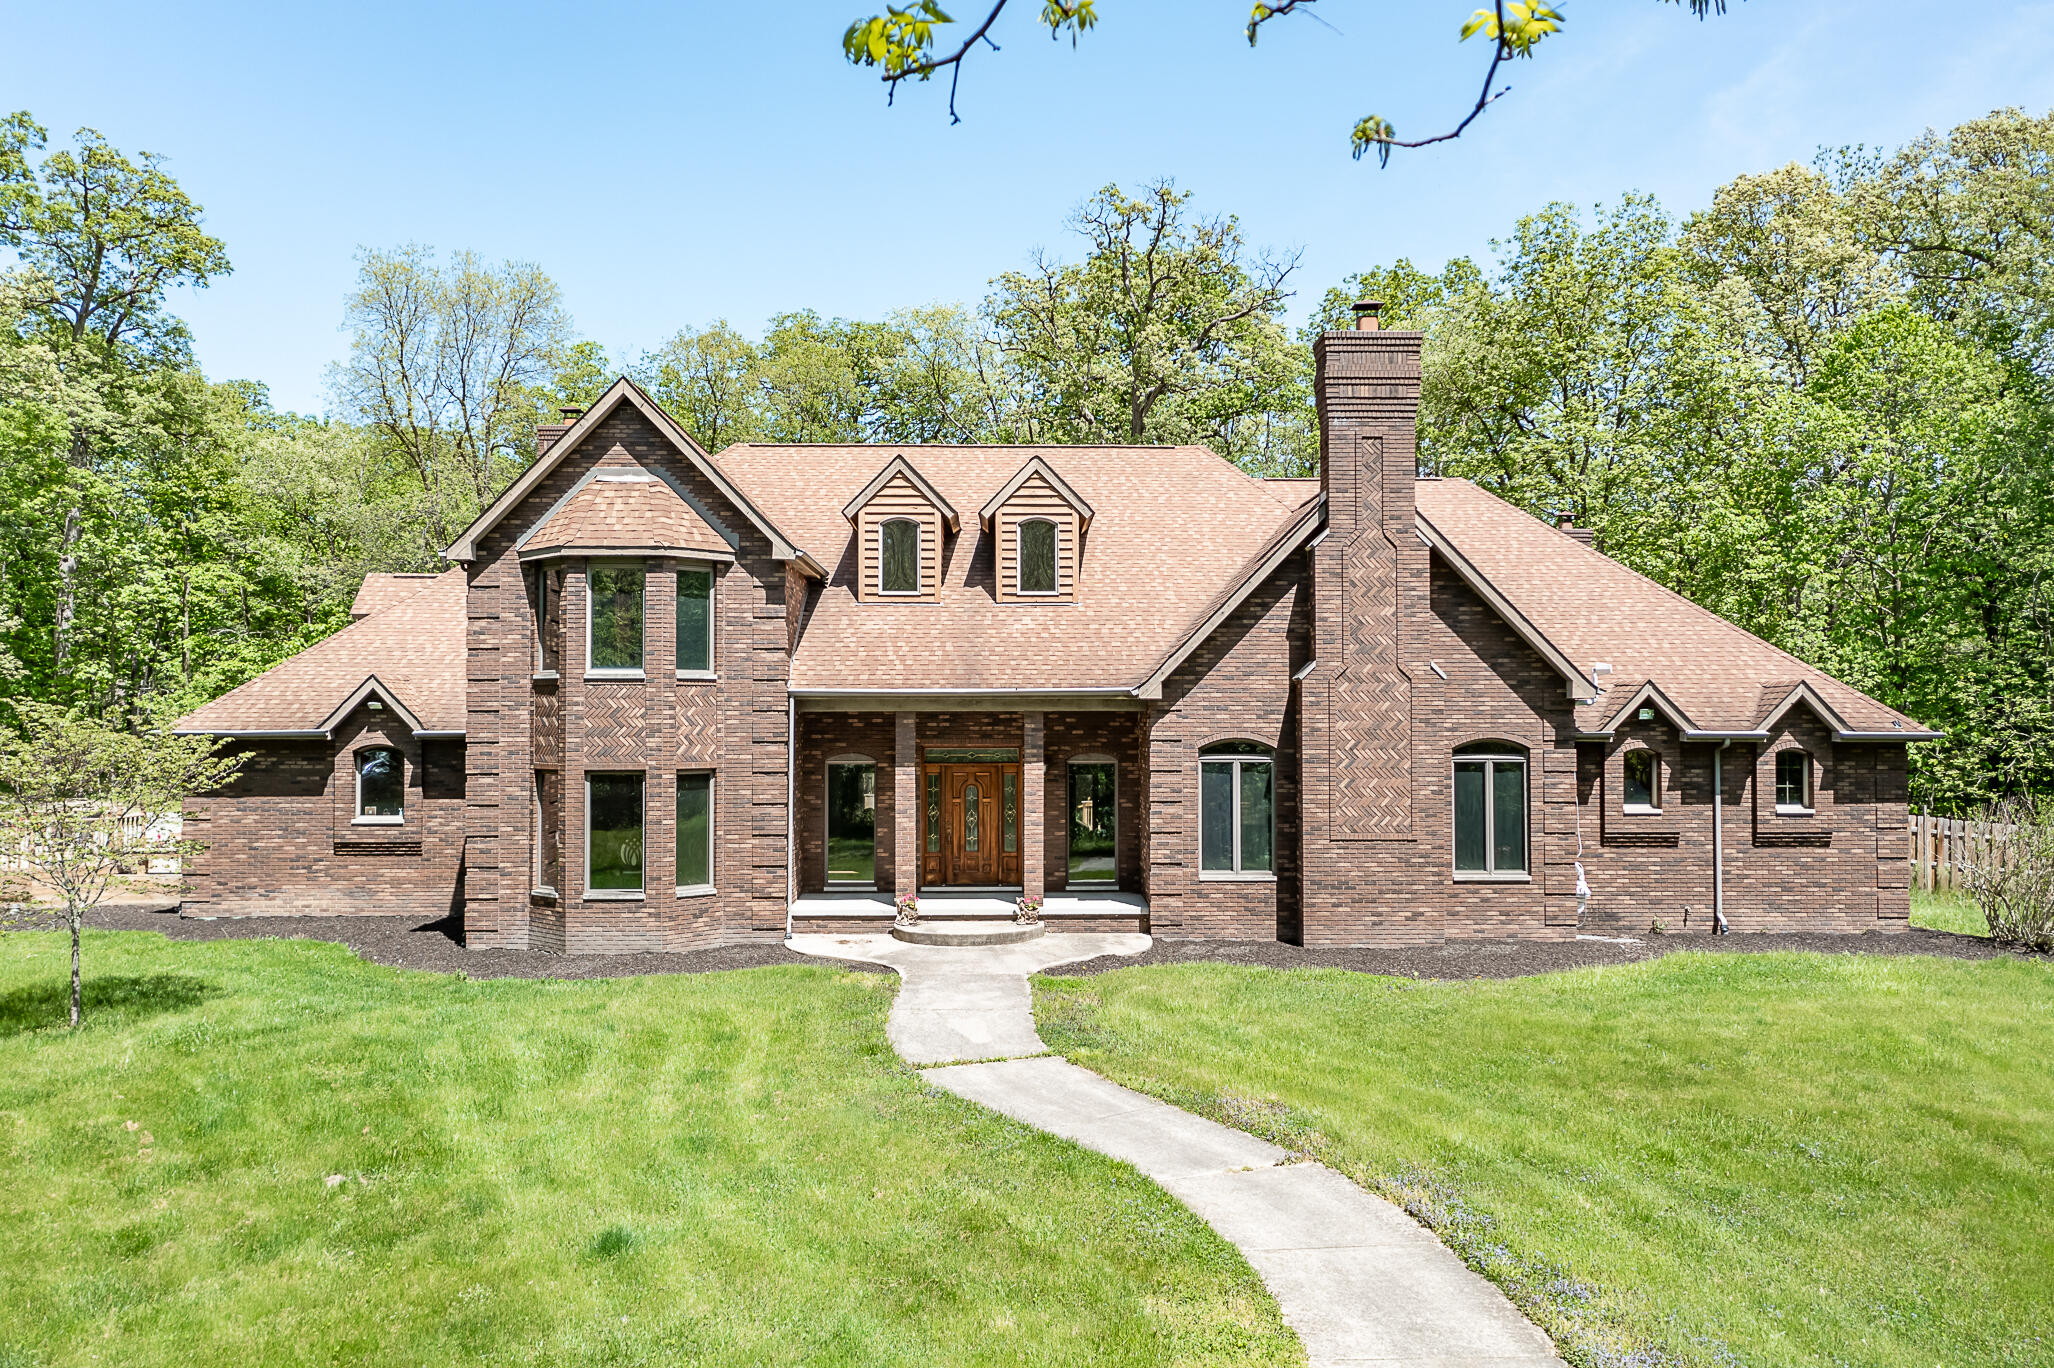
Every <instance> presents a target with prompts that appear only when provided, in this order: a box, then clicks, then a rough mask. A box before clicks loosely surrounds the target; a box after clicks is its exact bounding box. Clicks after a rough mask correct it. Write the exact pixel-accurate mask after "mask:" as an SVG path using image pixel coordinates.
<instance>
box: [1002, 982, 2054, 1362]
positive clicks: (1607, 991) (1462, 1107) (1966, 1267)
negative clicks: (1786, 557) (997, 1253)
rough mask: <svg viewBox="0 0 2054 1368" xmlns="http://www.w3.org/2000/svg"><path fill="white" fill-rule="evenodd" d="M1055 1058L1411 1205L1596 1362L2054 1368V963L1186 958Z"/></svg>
mask: <svg viewBox="0 0 2054 1368" xmlns="http://www.w3.org/2000/svg"><path fill="white" fill-rule="evenodd" d="M1036 999H1037V1002H1036V1006H1037V1016H1038V1019H1039V1024H1040V1028H1041V1031H1042V1035H1043V1038H1044V1039H1045V1040H1046V1041H1047V1042H1048V1043H1049V1045H1050V1046H1051V1047H1052V1048H1054V1049H1056V1050H1058V1051H1060V1052H1062V1053H1064V1054H1065V1055H1067V1056H1068V1057H1070V1058H1072V1059H1074V1060H1076V1061H1077V1062H1079V1063H1082V1064H1084V1065H1085V1066H1086V1067H1089V1068H1091V1069H1093V1070H1096V1071H1098V1072H1100V1073H1103V1074H1104V1075H1105V1076H1107V1077H1108V1078H1111V1079H1114V1080H1115V1081H1117V1082H1119V1083H1122V1084H1124V1085H1126V1086H1128V1087H1132V1088H1135V1089H1136V1090H1137V1091H1141V1092H1146V1093H1150V1094H1152V1095H1154V1096H1156V1097H1159V1098H1162V1099H1163V1100H1165V1101H1168V1102H1171V1103H1173V1104H1175V1105H1178V1106H1181V1107H1185V1108H1187V1109H1189V1110H1192V1111H1196V1112H1198V1113H1200V1114H1201V1115H1208V1116H1212V1117H1214V1118H1215V1119H1218V1120H1221V1121H1223V1122H1225V1123H1227V1124H1230V1125H1235V1126H1238V1127H1240V1128H1241V1129H1244V1130H1247V1131H1250V1132H1252V1133H1254V1134H1257V1135H1260V1136H1262V1137H1264V1138H1266V1139H1269V1140H1271V1141H1273V1142H1274V1143H1278V1144H1281V1145H1284V1146H1285V1147H1287V1148H1291V1149H1295V1150H1298V1151H1299V1152H1302V1153H1306V1154H1308V1155H1310V1156H1312V1157H1315V1158H1318V1159H1320V1160H1321V1161H1322V1162H1325V1163H1327V1164H1328V1165H1330V1166H1332V1167H1334V1168H1337V1169H1339V1170H1340V1171H1341V1172H1343V1173H1346V1174H1347V1175H1349V1176H1350V1177H1351V1178H1353V1179H1355V1180H1356V1181H1357V1182H1359V1183H1361V1184H1362V1185H1363V1186H1364V1187H1366V1188H1368V1189H1369V1190H1371V1191H1373V1192H1379V1193H1382V1194H1384V1195H1386V1196H1388V1197H1390V1198H1391V1199H1392V1200H1394V1201H1397V1202H1399V1203H1400V1204H1401V1205H1403V1206H1405V1207H1406V1209H1407V1210H1409V1211H1411V1212H1412V1213H1413V1214H1414V1216H1415V1217H1416V1218H1418V1219H1420V1220H1421V1221H1422V1222H1423V1223H1425V1224H1427V1225H1428V1226H1429V1227H1431V1228H1432V1229H1434V1230H1435V1231H1436V1233H1437V1234H1439V1235H1440V1236H1441V1237H1442V1239H1443V1240H1444V1241H1446V1242H1447V1243H1448V1244H1449V1245H1450V1246H1451V1247H1452V1248H1454V1249H1455V1250H1456V1251H1457V1252H1458V1253H1460V1254H1461V1255H1462V1256H1463V1257H1464V1258H1465V1259H1466V1260H1467V1261H1468V1262H1469V1263H1470V1264H1471V1266H1472V1267H1474V1268H1476V1269H1477V1270H1478V1271H1479V1272H1482V1273H1483V1274H1485V1275H1486V1276H1487V1277H1490V1278H1491V1279H1492V1280H1493V1281H1495V1282H1497V1283H1498V1284H1499V1285H1500V1286H1501V1287H1503V1288H1504V1289H1505V1290H1506V1292H1507V1294H1508V1295H1510V1296H1511V1297H1512V1299H1513V1300H1514V1302H1515V1303H1516V1304H1518V1305H1519V1306H1520V1307H1521V1309H1522V1310H1524V1311H1525V1312H1526V1313H1527V1314H1528V1315H1529V1316H1530V1317H1532V1318H1533V1319H1534V1321H1535V1322H1536V1323H1537V1324H1539V1325H1540V1326H1541V1327H1542V1328H1543V1329H1545V1330H1547V1331H1548V1332H1549V1333H1550V1334H1551V1335H1552V1336H1553V1337H1554V1338H1555V1340H1556V1343H1557V1345H1558V1346H1559V1347H1560V1349H1561V1350H1562V1351H1563V1353H1564V1355H1565V1357H1567V1358H1569V1359H1570V1361H1571V1362H1573V1363H1578V1364H1591V1365H1615V1364H1624V1363H1636V1364H1643V1363H1644V1364H1706V1365H1728V1364H1734V1363H1745V1364H1748V1365H1751V1366H1752V1365H1765V1364H1779V1363H1793V1364H1794V1363H1840V1362H1845V1363H1850V1364H1853V1363H1859V1364H1877V1365H1891V1366H1892V1368H1895V1366H1896V1365H1903V1368H1927V1365H1932V1364H1936V1363H1938V1364H1948V1365H1954V1364H1971V1363H1974V1364H2007V1365H2008V1364H2048V1363H2054V1336H2050V1333H2049V1332H2048V1331H2047V1330H2046V1329H2044V1328H2043V1327H2044V1326H2045V1325H2046V1324H2047V1323H2048V1321H2049V1320H2054V1288H2050V1286H2049V1285H2048V1284H2047V1282H2046V1280H2045V1279H2044V1277H2043V1276H2042V1275H2043V1274H2044V1270H2045V1269H2047V1268H2048V1267H2054V1185H2050V1184H2049V1183H2048V1182H2047V1180H2046V1175H2047V1173H2048V1172H2049V1171H2054V1086H2050V1074H2049V1071H2050V1061H2054V966H2050V965H2049V964H2047V963H2046V962H2045V961H2032V960H2023V959H2019V960H2014V959H2001V960H1991V961H1979V962H1963V961H1954V960H1942V959H1938V958H1931V957H1881V956H1875V957H1871V956H1826V955H1796V954H1766V955H1719V954H1716V953H1704V952H1692V953H1686V954H1677V955H1671V956H1667V957H1665V958H1663V959H1660V960H1657V961H1650V962H1646V963H1641V964H1635V965H1630V966H1621V967H1611V968H1604V969H1590V970H1579V971H1575V972H1571V973H1564V974H1554V975H1547V976H1543V977H1536V978H1527V979H1511V980H1497V981H1478V982H1460V983H1420V982H1415V981H1411V980H1401V979H1390V978H1380V977H1375V976H1371V975H1364V974H1352V973H1346V972H1341V971H1326V970H1293V971H1279V970H1268V969H1247V968H1239V967H1231V966H1220V965H1192V964H1185V965H1165V966H1152V967H1144V968H1135V969H1123V970H1117V971H1114V972H1112V973H1108V974H1104V975H1099V976H1096V977H1092V978H1088V979H1064V978H1061V977H1060V976H1054V975H1051V976H1047V977H1044V978H1041V979H1039V980H1037V982H1036Z"/></svg>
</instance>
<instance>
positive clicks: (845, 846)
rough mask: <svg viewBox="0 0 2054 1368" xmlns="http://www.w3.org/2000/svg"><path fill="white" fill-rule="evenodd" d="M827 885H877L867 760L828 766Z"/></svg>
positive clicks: (872, 785)
mask: <svg viewBox="0 0 2054 1368" xmlns="http://www.w3.org/2000/svg"><path fill="white" fill-rule="evenodd" d="M827 881H828V882H829V883H831V884H862V885H865V886H874V885H875V884H876V882H877V766H876V765H875V764H874V763H873V762H871V761H869V760H867V759H862V758H860V757H850V758H848V759H845V760H831V761H829V762H828V766H827Z"/></svg>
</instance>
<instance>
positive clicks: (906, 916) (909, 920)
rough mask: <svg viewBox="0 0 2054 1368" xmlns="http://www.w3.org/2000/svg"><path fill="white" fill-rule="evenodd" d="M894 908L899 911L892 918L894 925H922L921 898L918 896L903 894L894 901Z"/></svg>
mask: <svg viewBox="0 0 2054 1368" xmlns="http://www.w3.org/2000/svg"><path fill="white" fill-rule="evenodd" d="M892 906H893V907H894V908H896V909H897V911H896V914H895V915H894V916H893V917H892V924H893V925H894V926H918V925H919V924H920V898H919V895H918V894H915V893H901V894H899V895H898V897H896V898H893V899H892Z"/></svg>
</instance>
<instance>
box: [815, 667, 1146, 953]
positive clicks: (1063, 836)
mask: <svg viewBox="0 0 2054 1368" xmlns="http://www.w3.org/2000/svg"><path fill="white" fill-rule="evenodd" d="M879 701H882V700H879ZM891 701H892V703H893V704H894V705H895V706H893V708H892V709H891V710H890V711H883V710H880V709H878V707H877V706H876V703H875V702H867V701H866V700H849V699H822V698H802V699H800V700H799V709H798V715H797V719H796V725H797V737H796V739H797V743H798V744H797V755H796V757H795V759H796V765H795V775H794V779H795V782H796V785H797V790H798V791H797V793H796V795H795V797H796V800H797V801H796V803H795V805H794V807H795V813H794V816H795V826H796V831H795V835H796V837H797V840H796V844H795V854H796V863H797V868H796V870H795V874H796V892H797V897H796V899H795V902H794V904H793V909H792V913H793V920H794V922H795V924H796V923H798V922H800V921H802V920H804V921H807V922H816V921H819V922H827V921H833V922H836V923H841V924H846V925H848V926H849V927H851V928H853V927H855V926H859V925H862V924H864V923H876V922H888V921H889V920H890V918H891V915H892V900H893V898H894V897H895V896H902V895H906V894H917V895H918V896H919V897H920V898H921V900H922V904H923V909H922V910H923V913H924V914H925V915H927V916H948V917H951V918H965V919H968V918H975V917H982V916H991V917H999V916H1003V917H1010V916H1011V915H1012V913H1013V904H1014V900H1015V899H1017V898H1019V897H1022V896H1028V897H1041V898H1044V899H1045V900H1046V901H1045V904H1044V909H1043V915H1044V916H1045V917H1046V918H1047V919H1048V920H1049V922H1050V923H1051V925H1052V926H1064V925H1078V926H1088V927H1089V928H1090V929H1094V930H1096V929H1105V928H1107V927H1108V926H1112V925H1114V924H1115V923H1116V929H1121V930H1136V929H1140V927H1141V925H1143V924H1145V919H1146V917H1147V913H1148V905H1147V888H1146V878H1145V875H1144V872H1143V871H1144V869H1145V867H1146V866H1145V863H1144V858H1143V857H1144V833H1143V820H1144V818H1143V815H1144V814H1145V812H1146V811H1147V776H1146V770H1145V766H1144V765H1143V763H1142V755H1143V753H1144V723H1145V714H1144V713H1143V712H1142V711H1141V707H1140V705H1139V703H1138V702H1137V701H1136V700H1132V699H1128V698H1123V697H1114V698H1106V697H1093V698H1089V699H1072V700H1066V701H1065V706H1062V707H1050V708H1032V707H1022V708H1019V709H1017V710H1011V709H1006V710H1001V709H998V708H994V707H990V706H986V707H966V706H963V701H962V700H959V699H953V698H951V699H932V700H912V701H911V705H910V706H908V705H907V703H908V700H905V699H903V698H896V699H893V700H891ZM1007 701H1008V702H1011V701H1012V700H1010V699H1009V700H1007ZM866 702H867V706H866ZM941 901H946V902H947V904H948V910H947V911H946V912H943V911H942V910H941V909H940V908H939V907H938V906H937V904H938V903H939V902H941Z"/></svg>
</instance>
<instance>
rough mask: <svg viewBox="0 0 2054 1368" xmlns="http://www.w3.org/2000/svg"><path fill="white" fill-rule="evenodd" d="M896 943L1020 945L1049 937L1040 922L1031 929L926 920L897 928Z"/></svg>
mask: <svg viewBox="0 0 2054 1368" xmlns="http://www.w3.org/2000/svg"><path fill="white" fill-rule="evenodd" d="M891 933H892V939H893V940H902V941H905V942H906V943H907V944H908V945H1019V944H1022V943H1023V942H1026V941H1031V940H1039V939H1041V937H1042V936H1044V935H1046V934H1048V928H1047V927H1046V926H1044V925H1042V924H1041V923H1040V922H1034V923H1033V924H1031V925H1028V926H1021V925H1018V924H1017V923H1014V924H1008V925H998V924H996V923H993V922H988V921H923V922H917V923H915V924H914V925H912V926H894V927H892V929H891Z"/></svg>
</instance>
